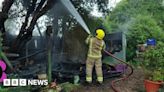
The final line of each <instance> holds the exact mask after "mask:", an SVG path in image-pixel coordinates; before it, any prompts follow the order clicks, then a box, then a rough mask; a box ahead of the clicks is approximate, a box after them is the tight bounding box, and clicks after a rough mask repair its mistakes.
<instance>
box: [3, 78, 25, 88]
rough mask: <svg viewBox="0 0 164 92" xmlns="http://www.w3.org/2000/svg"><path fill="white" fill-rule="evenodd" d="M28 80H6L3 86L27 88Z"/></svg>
mask: <svg viewBox="0 0 164 92" xmlns="http://www.w3.org/2000/svg"><path fill="white" fill-rule="evenodd" d="M26 85H27V80H26V79H4V80H3V86H26Z"/></svg>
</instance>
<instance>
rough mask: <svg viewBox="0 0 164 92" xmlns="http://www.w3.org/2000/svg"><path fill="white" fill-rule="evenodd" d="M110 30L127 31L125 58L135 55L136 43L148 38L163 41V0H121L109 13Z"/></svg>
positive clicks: (130, 58)
mask: <svg viewBox="0 0 164 92" xmlns="http://www.w3.org/2000/svg"><path fill="white" fill-rule="evenodd" d="M109 17H110V19H109V21H110V22H108V23H109V24H108V25H110V27H111V30H112V31H124V32H125V33H127V40H128V42H127V45H128V46H127V59H128V61H129V60H132V59H133V57H135V51H136V45H137V44H139V43H145V41H146V39H148V38H155V39H157V40H158V41H163V42H164V5H163V0H122V1H121V2H120V3H119V4H117V6H116V8H114V9H113V11H112V12H111V13H110V14H109Z"/></svg>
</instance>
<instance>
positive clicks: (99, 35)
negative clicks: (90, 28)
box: [96, 29, 105, 40]
mask: <svg viewBox="0 0 164 92" xmlns="http://www.w3.org/2000/svg"><path fill="white" fill-rule="evenodd" d="M104 36H105V32H104V30H103V29H97V30H96V37H97V38H98V39H101V40H102V39H103V38H104Z"/></svg>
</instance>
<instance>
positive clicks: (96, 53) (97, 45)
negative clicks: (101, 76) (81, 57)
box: [86, 36, 105, 58]
mask: <svg viewBox="0 0 164 92" xmlns="http://www.w3.org/2000/svg"><path fill="white" fill-rule="evenodd" d="M86 43H87V44H88V45H89V50H88V57H91V58H101V57H102V53H101V51H102V49H105V42H104V41H103V40H100V39H97V38H96V37H91V36H89V37H88V38H87V39H86Z"/></svg>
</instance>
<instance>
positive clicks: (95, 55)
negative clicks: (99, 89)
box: [86, 29, 105, 84]
mask: <svg viewBox="0 0 164 92" xmlns="http://www.w3.org/2000/svg"><path fill="white" fill-rule="evenodd" d="M104 36H105V32H104V30H103V29H96V36H94V37H93V36H90V35H89V36H88V37H87V39H86V44H88V46H89V50H88V55H87V60H86V81H87V82H88V83H91V82H92V70H93V67H94V66H95V70H96V74H97V81H98V82H99V83H100V84H101V83H102V82H103V73H102V61H101V58H102V53H101V52H102V50H103V49H105V42H104V40H103V38H104Z"/></svg>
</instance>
